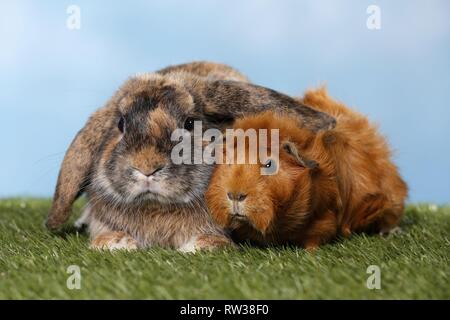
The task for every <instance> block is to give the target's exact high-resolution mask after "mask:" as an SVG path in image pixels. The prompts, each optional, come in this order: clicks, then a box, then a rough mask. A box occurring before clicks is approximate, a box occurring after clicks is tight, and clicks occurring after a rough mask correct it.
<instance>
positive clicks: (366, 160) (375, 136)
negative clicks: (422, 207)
mask: <svg viewBox="0 0 450 320" xmlns="http://www.w3.org/2000/svg"><path fill="white" fill-rule="evenodd" d="M301 100H302V102H303V103H304V104H306V105H309V106H311V107H313V108H316V109H318V110H320V111H323V112H326V113H328V114H330V115H332V116H334V117H335V118H336V120H337V125H336V127H335V128H334V129H332V130H328V131H319V132H316V133H314V132H312V131H310V130H308V129H306V128H300V127H299V126H298V122H297V121H296V120H295V119H293V118H291V117H290V116H287V115H282V114H277V113H274V112H264V113H261V114H257V115H252V116H247V117H244V118H242V119H240V120H237V121H236V122H235V125H234V128H235V129H243V130H244V131H245V130H247V129H255V130H259V129H267V130H268V131H270V130H271V129H279V145H278V150H279V154H278V159H275V158H269V159H260V158H259V156H258V161H257V163H255V164H249V163H246V164H235V163H232V164H218V165H217V166H216V168H215V170H214V173H213V176H212V179H211V182H210V185H209V187H208V190H207V192H206V199H207V204H208V207H209V209H210V212H211V214H212V216H213V217H214V219H215V220H216V221H217V222H218V223H219V224H220V225H221V226H223V227H225V228H227V229H228V230H230V231H231V234H232V237H233V239H234V240H235V241H237V242H239V241H246V240H247V241H251V242H253V243H256V244H260V245H281V244H294V245H298V246H302V247H304V248H306V249H314V248H316V247H318V246H320V245H322V244H325V243H328V242H331V241H333V240H334V239H336V237H337V236H344V237H349V236H350V235H351V234H352V233H359V232H367V233H375V232H376V233H386V232H389V231H390V230H392V229H393V228H394V227H396V226H397V225H398V224H399V221H400V219H401V217H402V215H403V209H404V203H405V199H406V197H407V185H406V184H405V182H404V181H403V180H402V178H401V177H400V174H399V172H398V169H397V167H396V166H395V164H394V163H393V162H392V160H391V151H390V149H389V146H388V144H387V142H386V140H385V139H384V138H383V137H382V136H381V135H380V134H379V133H378V131H377V128H376V127H375V126H374V125H372V124H370V123H369V121H368V120H367V118H366V117H364V116H363V115H361V114H359V113H357V112H355V111H352V110H350V109H349V108H347V107H346V106H344V105H343V104H341V103H338V102H336V101H334V100H332V99H331V98H330V97H329V96H328V95H327V92H326V90H325V89H319V90H315V91H309V92H307V93H306V94H305V96H304V97H303V98H302V99H301ZM257 139H258V146H260V144H261V141H259V137H258V138H257ZM249 145H250V144H249V143H245V148H244V150H245V152H246V153H248V152H249V149H248V148H249ZM234 146H235V147H236V144H234ZM268 148H269V150H268V154H269V155H270V154H271V150H270V143H269V144H268ZM235 153H236V152H235ZM224 154H225V159H227V152H225V151H224ZM247 156H248V155H247ZM270 166H277V173H276V174H273V175H262V174H261V168H262V167H266V168H267V167H270Z"/></svg>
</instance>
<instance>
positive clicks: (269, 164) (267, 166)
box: [264, 160, 273, 168]
mask: <svg viewBox="0 0 450 320" xmlns="http://www.w3.org/2000/svg"><path fill="white" fill-rule="evenodd" d="M272 165H273V164H272V160H268V161H267V162H266V163H264V167H266V168H270V167H272Z"/></svg>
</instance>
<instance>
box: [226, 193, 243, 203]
mask: <svg viewBox="0 0 450 320" xmlns="http://www.w3.org/2000/svg"><path fill="white" fill-rule="evenodd" d="M227 196H228V199H230V200H231V201H244V200H245V198H247V195H246V194H244V193H242V192H228V193H227Z"/></svg>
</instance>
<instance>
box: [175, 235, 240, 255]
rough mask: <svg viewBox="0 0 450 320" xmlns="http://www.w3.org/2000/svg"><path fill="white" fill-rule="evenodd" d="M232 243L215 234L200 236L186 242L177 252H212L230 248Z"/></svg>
mask: <svg viewBox="0 0 450 320" xmlns="http://www.w3.org/2000/svg"><path fill="white" fill-rule="evenodd" d="M231 245H233V242H231V240H230V239H228V238H227V237H225V236H222V235H215V234H202V235H199V236H197V237H194V238H192V239H191V240H190V241H188V242H186V243H185V244H184V245H183V246H181V247H180V248H179V249H178V250H180V251H182V252H196V251H198V250H213V249H216V248H220V247H225V246H231Z"/></svg>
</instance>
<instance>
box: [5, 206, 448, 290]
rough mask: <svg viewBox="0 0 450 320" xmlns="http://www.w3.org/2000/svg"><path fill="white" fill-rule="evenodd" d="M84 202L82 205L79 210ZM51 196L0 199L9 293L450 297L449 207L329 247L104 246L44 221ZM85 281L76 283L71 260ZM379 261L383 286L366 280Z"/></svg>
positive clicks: (418, 209)
mask: <svg viewBox="0 0 450 320" xmlns="http://www.w3.org/2000/svg"><path fill="white" fill-rule="evenodd" d="M81 205H82V203H78V205H77V206H76V208H75V210H76V211H78V212H79V211H80V209H81ZM49 207H50V200H48V199H3V200H0V298H1V299H27V298H28V299H405V298H411V299H450V281H449V280H450V207H446V206H443V207H437V206H434V205H427V204H422V205H409V206H408V207H407V209H406V215H405V218H404V220H403V223H402V232H401V233H397V234H392V235H389V236H387V237H380V236H366V235H356V236H353V237H352V238H350V239H346V240H339V241H337V242H336V243H333V244H329V245H326V246H323V247H321V248H320V249H318V250H317V251H315V252H314V253H307V252H305V251H303V250H302V249H299V248H293V247H283V248H268V249H260V248H252V247H248V246H244V247H240V248H238V249H231V248H230V249H225V250H218V251H214V252H201V253H196V254H183V253H179V252H177V251H175V250H168V249H162V248H151V249H146V250H140V251H136V252H123V251H120V252H119V251H116V252H112V253H111V252H98V251H93V250H90V249H89V248H88V238H87V236H86V235H84V234H79V233H77V232H76V231H75V230H74V229H73V228H68V229H66V231H65V232H64V233H62V234H58V235H55V234H51V233H49V232H48V231H47V230H46V229H45V228H44V227H43V221H44V218H45V216H46V214H47V211H48V209H49ZM71 265H76V266H78V267H79V268H80V272H81V280H80V285H81V287H80V289H72V290H70V289H68V287H67V279H68V278H69V277H70V276H71V275H72V273H67V270H68V267H69V266H71ZM370 265H376V266H379V268H380V270H381V289H372V290H370V289H368V288H367V285H366V281H367V278H368V277H369V276H370V274H368V273H367V268H368V267H369V266H370Z"/></svg>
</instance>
